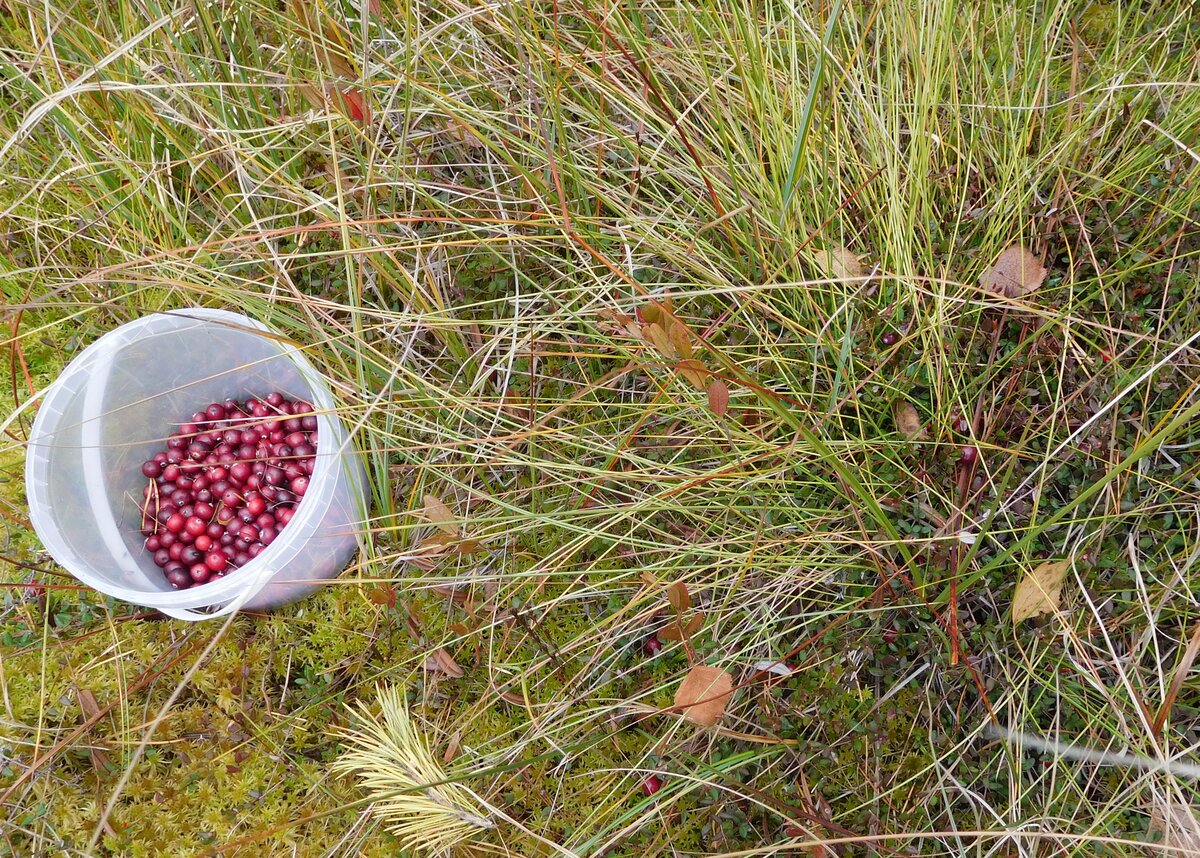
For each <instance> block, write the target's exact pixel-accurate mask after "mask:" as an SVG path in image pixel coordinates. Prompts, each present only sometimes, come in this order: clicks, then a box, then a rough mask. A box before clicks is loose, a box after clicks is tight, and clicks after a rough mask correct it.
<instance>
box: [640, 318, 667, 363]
mask: <svg viewBox="0 0 1200 858" xmlns="http://www.w3.org/2000/svg"><path fill="white" fill-rule="evenodd" d="M642 332H643V333H644V334H645V336H646V339H648V340H649V341H650V343H651V344H652V345H653V346H654V348H656V349H657V350H658V353H659V354H661V355H662V356H663V357H667V358H674V357H675V346H674V345H673V344H672V343H671V338H670V337H669V336H667V332H666V331H664V330H663V328H662V325H660V324H658V322H654V323H653V324H649V325H646V327H644V328H642Z"/></svg>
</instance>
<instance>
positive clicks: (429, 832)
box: [333, 686, 495, 855]
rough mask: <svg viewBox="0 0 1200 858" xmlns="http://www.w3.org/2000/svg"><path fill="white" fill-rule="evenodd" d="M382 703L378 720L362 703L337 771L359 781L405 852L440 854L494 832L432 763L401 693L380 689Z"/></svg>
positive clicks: (470, 797) (469, 796)
mask: <svg viewBox="0 0 1200 858" xmlns="http://www.w3.org/2000/svg"><path fill="white" fill-rule="evenodd" d="M378 704H379V708H380V710H381V711H380V715H379V716H378V717H377V716H375V715H374V714H373V713H372V712H371V711H370V709H369V708H368V707H367V706H366V704H361V703H360V704H359V708H358V710H357V712H356V714H357V715H358V718H359V722H360V723H359V725H358V727H356V728H354V729H350V730H345V731H342V737H343V739H344V740H345V742H346V744H348V745H349V746H350V750H349V751H347V752H346V753H344V754H343V755H342V756H341V757H340V758H339V759H338V760H337V761H336V762H335V763H334V764H333V768H334V771H335V772H340V773H342V774H351V775H355V776H357V778H358V782H359V785H360V786H361V787H362V788H363V790H364V791H365V792H366V793H367V795H368V797H370V798H371V799H372V800H373V801H374V804H373V805H372V811H373V812H374V813H375V815H376V816H378V817H379V818H380V819H381V820H382V821H383V823H384V824H385V825H386V826H387V828H388V830H389V831H391V832H392V833H393V834H395V835H396V837H397V838H398V839H399V841H400V846H401V848H402V849H412V850H417V851H420V852H422V853H426V854H431V855H436V854H440V853H445V852H446V851H448V850H449V849H451V848H453V847H454V846H456V845H458V844H460V843H462V842H464V841H466V840H469V839H471V838H473V837H475V836H476V835H478V834H479V833H480V832H481V831H484V830H486V829H489V828H493V827H494V826H495V823H494V822H493V821H492V820H491V818H489V817H488V816H487V814H486V812H485V811H484V810H483V809H482V808H481V807H480V806H479V802H478V801H477V800H476V798H475V796H474V794H473V793H472V792H471V791H470V790H469V789H467V788H466V787H464V786H461V785H459V784H457V783H453V782H451V781H450V780H449V778H448V776H447V774H446V772H445V770H444V769H443V768H442V765H441V763H439V762H438V761H437V760H436V759H435V758H434V756H433V753H432V752H431V751H430V749H429V744H428V742H427V741H426V740H425V737H424V736H422V735H421V734H420V732H419V731H418V730H417V727H416V725H415V724H413V720H412V716H411V715H409V713H408V707H407V705H406V704H405V702H404V698H403V696H402V695H401V694H400V691H399V689H397V688H396V687H394V686H392V687H386V688H382V689H380V691H379V693H378Z"/></svg>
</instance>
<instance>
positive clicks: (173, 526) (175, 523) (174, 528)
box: [165, 513, 187, 533]
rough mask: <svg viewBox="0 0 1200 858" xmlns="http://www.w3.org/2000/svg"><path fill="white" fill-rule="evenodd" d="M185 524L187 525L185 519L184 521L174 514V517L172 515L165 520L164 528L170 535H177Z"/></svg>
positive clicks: (177, 514) (181, 517)
mask: <svg viewBox="0 0 1200 858" xmlns="http://www.w3.org/2000/svg"><path fill="white" fill-rule="evenodd" d="M186 523H187V519H185V518H184V517H183V516H182V515H180V514H179V513H175V514H174V515H172V516H171V517H170V518H168V519H167V520H166V522H165V526H166V528H167V530H169V531H171V533H179V532H180V531H181V530H183V526H184V525H185V524H186Z"/></svg>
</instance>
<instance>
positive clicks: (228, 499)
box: [221, 489, 242, 509]
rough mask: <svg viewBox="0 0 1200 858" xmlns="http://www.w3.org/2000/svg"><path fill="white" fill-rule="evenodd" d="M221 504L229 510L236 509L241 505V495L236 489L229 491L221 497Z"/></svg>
mask: <svg viewBox="0 0 1200 858" xmlns="http://www.w3.org/2000/svg"><path fill="white" fill-rule="evenodd" d="M221 503H223V504H225V506H226V507H228V508H230V509H236V508H237V507H239V506H241V505H242V493H241V492H239V491H238V490H237V489H229V490H228V491H226V492H225V493H224V494H223V495H221Z"/></svg>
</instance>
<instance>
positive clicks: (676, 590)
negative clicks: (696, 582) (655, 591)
mask: <svg viewBox="0 0 1200 858" xmlns="http://www.w3.org/2000/svg"><path fill="white" fill-rule="evenodd" d="M667 601H668V602H670V603H671V607H672V608H674V609H675V610H676V611H678V612H679V613H683V612H684V611H686V610H687V609H688V608H690V607H691V606H692V596H691V594H690V593H688V588H687V584H684V583H683V582H682V581H676V582H675V583H674V584H672V585H671V586H670V587H668V588H667Z"/></svg>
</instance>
